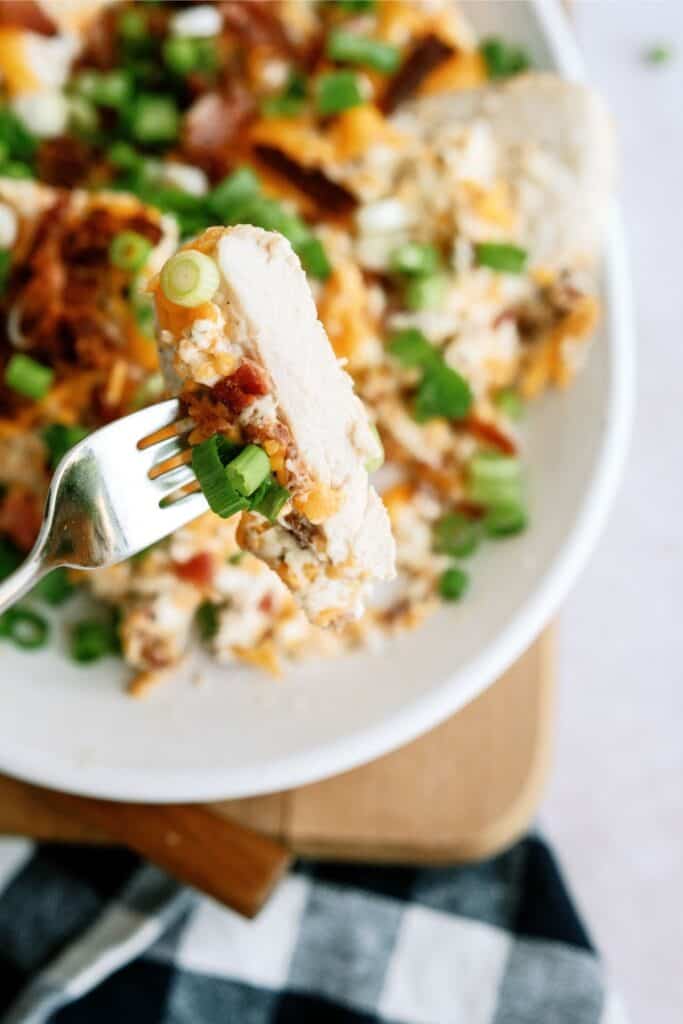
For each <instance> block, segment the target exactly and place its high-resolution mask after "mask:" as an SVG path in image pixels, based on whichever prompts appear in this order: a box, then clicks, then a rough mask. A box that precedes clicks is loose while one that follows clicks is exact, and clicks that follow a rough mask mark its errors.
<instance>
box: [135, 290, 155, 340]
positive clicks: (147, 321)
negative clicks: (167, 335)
mask: <svg viewBox="0 0 683 1024" xmlns="http://www.w3.org/2000/svg"><path fill="white" fill-rule="evenodd" d="M130 303H131V306H132V308H133V315H134V316H135V323H136V324H137V325H138V327H139V328H140V330H141V332H142V333H143V334H146V335H147V337H148V338H149V339H150V341H151V340H153V338H154V303H153V302H152V299H151V297H150V296H149V295H143V294H139V293H138V294H135V295H133V296H131V300H130Z"/></svg>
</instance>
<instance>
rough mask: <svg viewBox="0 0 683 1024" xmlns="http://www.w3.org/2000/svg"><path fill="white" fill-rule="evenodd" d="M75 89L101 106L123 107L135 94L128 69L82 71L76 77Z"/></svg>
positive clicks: (117, 108)
mask: <svg viewBox="0 0 683 1024" xmlns="http://www.w3.org/2000/svg"><path fill="white" fill-rule="evenodd" d="M73 87H74V90H75V92H76V95H77V96H82V97H83V98H84V99H86V100H90V102H91V103H96V104H97V106H99V107H112V108H113V109H114V110H121V109H123V108H124V107H125V106H126V104H127V103H128V101H129V100H130V99H131V97H132V94H133V83H132V80H131V77H130V75H129V74H128V72H127V71H123V70H117V71H92V70H87V71H81V73H80V74H79V75H78V76H77V77H76V78H75V79H74V83H73Z"/></svg>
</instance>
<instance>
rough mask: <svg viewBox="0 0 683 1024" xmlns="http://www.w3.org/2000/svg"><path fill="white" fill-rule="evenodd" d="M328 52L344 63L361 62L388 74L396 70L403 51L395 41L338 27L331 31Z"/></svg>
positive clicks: (330, 56)
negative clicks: (371, 37)
mask: <svg viewBox="0 0 683 1024" xmlns="http://www.w3.org/2000/svg"><path fill="white" fill-rule="evenodd" d="M326 52H327V56H328V57H329V58H330V60H336V61H340V62H341V63H344V64H360V65H362V66H364V67H369V68H372V69H373V70H374V71H382V72H384V73H385V74H388V75H390V74H392V73H393V72H394V71H396V69H397V68H398V65H399V63H400V61H401V51H400V50H399V48H398V46H394V45H393V43H385V42H382V41H381V40H379V39H370V38H369V37H368V36H361V35H358V34H357V33H356V32H349V31H348V30H347V29H344V28H336V29H333V30H332V32H330V34H329V36H328V37H327V46H326Z"/></svg>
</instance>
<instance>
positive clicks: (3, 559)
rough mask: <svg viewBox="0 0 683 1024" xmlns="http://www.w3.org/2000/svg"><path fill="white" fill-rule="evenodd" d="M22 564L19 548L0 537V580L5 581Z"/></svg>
mask: <svg viewBox="0 0 683 1024" xmlns="http://www.w3.org/2000/svg"><path fill="white" fill-rule="evenodd" d="M21 562H22V555H21V551H20V550H19V548H17V547H15V545H14V544H12V542H11V541H9V540H5V538H4V537H0V580H5V579H7V577H8V576H11V575H12V573H13V572H14V571H15V569H18V568H19V566H20V565H21Z"/></svg>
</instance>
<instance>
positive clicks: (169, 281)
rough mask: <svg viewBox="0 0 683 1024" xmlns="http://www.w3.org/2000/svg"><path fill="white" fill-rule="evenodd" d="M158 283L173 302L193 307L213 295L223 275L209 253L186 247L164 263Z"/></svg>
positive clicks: (206, 300)
mask: <svg viewBox="0 0 683 1024" xmlns="http://www.w3.org/2000/svg"><path fill="white" fill-rule="evenodd" d="M159 283H160V284H161V290H162V292H163V293H164V295H165V296H166V298H167V299H168V300H169V301H170V302H175V303H176V304H177V305H178V306H188V307H190V308H191V307H193V306H201V304H202V303H203V302H208V301H209V300H210V299H211V298H213V296H214V295H215V293H216V290H217V288H218V285H219V284H220V274H219V272H218V267H217V266H216V263H215V262H214V260H212V259H211V257H210V256H207V255H206V254H205V253H203V252H198V251H197V250H196V249H183V250H182V251H181V252H177V253H176V254H175V256H171V258H170V260H168V261H167V262H166V263H165V264H164V268H163V270H162V271H161V276H160V278H159Z"/></svg>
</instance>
